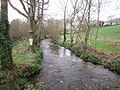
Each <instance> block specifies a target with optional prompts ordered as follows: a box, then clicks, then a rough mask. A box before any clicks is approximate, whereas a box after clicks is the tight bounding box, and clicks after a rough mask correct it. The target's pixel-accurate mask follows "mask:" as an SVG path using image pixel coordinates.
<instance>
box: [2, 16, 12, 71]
mask: <svg viewBox="0 0 120 90" xmlns="http://www.w3.org/2000/svg"><path fill="white" fill-rule="evenodd" d="M9 31H10V29H9V22H8V19H7V16H6V15H5V14H1V17H0V63H1V66H2V68H3V69H4V68H7V69H11V68H12V67H13V61H12V43H11V40H10V36H9Z"/></svg>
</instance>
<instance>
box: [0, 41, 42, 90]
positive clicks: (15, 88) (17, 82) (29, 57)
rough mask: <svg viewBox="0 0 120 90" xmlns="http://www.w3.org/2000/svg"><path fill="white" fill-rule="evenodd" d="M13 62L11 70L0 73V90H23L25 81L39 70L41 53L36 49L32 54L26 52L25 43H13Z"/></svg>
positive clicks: (26, 46)
mask: <svg viewBox="0 0 120 90" xmlns="http://www.w3.org/2000/svg"><path fill="white" fill-rule="evenodd" d="M13 60H14V63H15V68H14V69H13V70H11V71H6V72H5V71H0V73H1V74H0V90H24V88H25V84H26V82H27V79H28V78H29V77H30V76H31V75H33V74H36V73H38V72H39V70H40V69H41V60H42V51H41V49H40V48H39V47H36V49H35V53H32V52H30V51H29V50H28V45H27V41H25V40H24V41H20V42H15V43H14V45H13ZM26 87H27V86H26Z"/></svg>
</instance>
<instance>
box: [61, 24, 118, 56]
mask: <svg viewBox="0 0 120 90" xmlns="http://www.w3.org/2000/svg"><path fill="white" fill-rule="evenodd" d="M96 31H97V30H96V29H93V30H91V31H90V39H89V45H90V46H91V47H93V48H95V41H94V40H95V36H96ZM80 35H81V37H82V40H83V41H84V37H85V33H83V32H82V33H80ZM66 36H67V42H66V44H64V45H66V46H65V47H68V46H70V45H69V43H70V34H66ZM75 40H76V34H75V35H74V42H73V43H75ZM116 40H120V25H116V26H108V27H101V28H100V29H99V31H98V38H97V46H96V49H97V50H99V51H102V52H105V53H112V54H116V53H119V51H120V44H119V43H114V42H115V41H116ZM79 41H81V40H79ZM62 42H63V35H62V36H61V40H60V41H59V43H62ZM79 43H80V42H79Z"/></svg>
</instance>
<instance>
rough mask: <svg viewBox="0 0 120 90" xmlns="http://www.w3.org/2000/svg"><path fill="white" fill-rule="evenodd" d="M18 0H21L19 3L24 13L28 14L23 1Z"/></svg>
mask: <svg viewBox="0 0 120 90" xmlns="http://www.w3.org/2000/svg"><path fill="white" fill-rule="evenodd" d="M20 2H21V4H22V6H23V9H24V10H25V12H26V14H27V15H28V11H27V9H26V8H25V5H24V3H23V0H20Z"/></svg>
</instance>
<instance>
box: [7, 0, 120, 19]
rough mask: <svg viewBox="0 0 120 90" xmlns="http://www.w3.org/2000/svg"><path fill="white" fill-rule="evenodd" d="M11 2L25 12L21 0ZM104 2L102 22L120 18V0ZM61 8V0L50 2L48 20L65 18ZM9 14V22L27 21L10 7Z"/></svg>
mask: <svg viewBox="0 0 120 90" xmlns="http://www.w3.org/2000/svg"><path fill="white" fill-rule="evenodd" d="M11 1H12V3H13V5H15V6H16V7H17V8H18V9H20V10H22V11H23V9H22V6H21V5H20V3H19V0H11ZM61 1H64V0H61ZM103 1H104V2H106V3H107V4H103V5H102V8H101V13H100V20H107V17H108V16H110V15H115V17H120V9H117V8H119V7H118V6H119V5H120V0H103ZM110 1H111V3H110ZM116 2H117V3H116ZM59 7H61V4H60V3H59V0H50V3H49V7H48V10H47V11H46V13H47V14H46V16H47V18H59V19H60V18H63V12H62V10H61V9H60V8H59ZM8 12H9V21H11V20H13V19H17V18H19V19H22V20H24V19H25V18H24V17H23V16H22V15H20V14H18V13H17V12H16V11H15V10H14V9H12V8H11V7H10V6H9V9H8Z"/></svg>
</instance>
